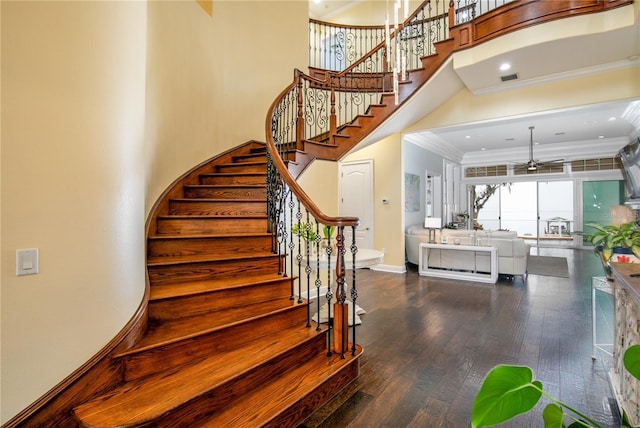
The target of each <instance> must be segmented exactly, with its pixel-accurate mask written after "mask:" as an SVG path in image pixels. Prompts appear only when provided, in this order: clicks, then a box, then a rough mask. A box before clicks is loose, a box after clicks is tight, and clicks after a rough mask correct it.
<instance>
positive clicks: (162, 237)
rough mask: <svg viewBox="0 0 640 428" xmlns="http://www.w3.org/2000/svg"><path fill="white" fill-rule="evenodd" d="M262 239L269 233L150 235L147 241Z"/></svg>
mask: <svg viewBox="0 0 640 428" xmlns="http://www.w3.org/2000/svg"><path fill="white" fill-rule="evenodd" d="M256 236H257V237H263V236H271V234H270V233H266V232H264V233H259V232H249V233H224V234H220V233H203V234H190V235H172V234H167V235H151V236H149V237H148V239H152V240H167V239H185V240H190V239H211V238H252V237H256Z"/></svg>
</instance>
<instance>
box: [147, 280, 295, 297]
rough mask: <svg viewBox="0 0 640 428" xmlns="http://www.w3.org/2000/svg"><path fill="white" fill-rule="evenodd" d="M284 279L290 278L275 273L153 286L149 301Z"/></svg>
mask: <svg viewBox="0 0 640 428" xmlns="http://www.w3.org/2000/svg"><path fill="white" fill-rule="evenodd" d="M284 278H287V279H290V277H284V276H282V275H278V274H276V273H273V274H264V275H251V276H244V277H231V278H220V279H210V280H206V281H190V282H181V283H178V284H161V285H153V286H151V290H150V296H149V300H150V301H156V300H162V299H168V298H173V297H177V296H192V295H195V294H200V293H206V292H209V291H214V290H222V289H227V288H236V287H243V286H247V285H252V284H260V283H268V282H277V281H281V280H283V279H284Z"/></svg>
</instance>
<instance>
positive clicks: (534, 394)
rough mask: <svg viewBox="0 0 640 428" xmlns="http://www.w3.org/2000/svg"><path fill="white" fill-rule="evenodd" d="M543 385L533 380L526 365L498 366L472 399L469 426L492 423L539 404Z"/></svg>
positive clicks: (503, 420) (474, 426) (506, 419)
mask: <svg viewBox="0 0 640 428" xmlns="http://www.w3.org/2000/svg"><path fill="white" fill-rule="evenodd" d="M541 396H542V384H541V383H540V382H539V381H533V372H532V371H531V369H530V368H529V367H523V366H508V365H499V366H496V367H494V368H493V369H492V370H491V371H490V372H489V373H488V374H487V376H486V377H485V379H484V382H483V383H482V386H481V387H480V391H478V395H476V398H475V400H474V401H473V408H472V410H471V426H472V427H473V428H476V427H485V426H493V425H497V424H500V423H503V422H505V421H508V420H509V419H511V418H513V417H514V416H517V415H519V414H522V413H526V412H528V411H529V410H531V409H533V407H534V406H535V405H536V403H538V401H539V400H540V397H541Z"/></svg>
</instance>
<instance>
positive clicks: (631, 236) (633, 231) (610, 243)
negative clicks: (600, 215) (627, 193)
mask: <svg viewBox="0 0 640 428" xmlns="http://www.w3.org/2000/svg"><path fill="white" fill-rule="evenodd" d="M587 226H589V227H592V228H594V229H596V230H595V231H594V232H593V233H590V234H584V237H585V239H586V240H587V241H589V242H591V244H592V245H593V249H594V252H595V253H596V254H597V255H598V256H599V257H600V260H601V261H602V265H603V267H604V270H605V273H606V274H607V278H611V266H610V265H609V263H610V262H617V263H637V262H638V260H640V226H638V225H637V224H636V223H635V222H630V223H624V224H621V225H606V226H602V225H600V224H597V223H587Z"/></svg>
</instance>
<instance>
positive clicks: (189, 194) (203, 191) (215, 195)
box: [184, 186, 267, 200]
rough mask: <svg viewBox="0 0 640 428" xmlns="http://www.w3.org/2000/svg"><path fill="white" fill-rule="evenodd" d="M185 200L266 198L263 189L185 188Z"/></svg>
mask: <svg viewBox="0 0 640 428" xmlns="http://www.w3.org/2000/svg"><path fill="white" fill-rule="evenodd" d="M184 197H185V198H204V199H264V200H266V198H267V188H266V186H265V187H224V186H223V187H195V186H185V189H184Z"/></svg>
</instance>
